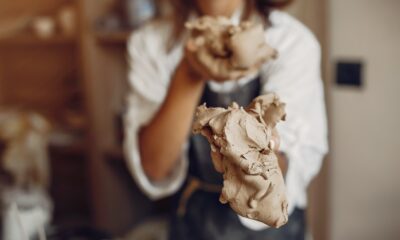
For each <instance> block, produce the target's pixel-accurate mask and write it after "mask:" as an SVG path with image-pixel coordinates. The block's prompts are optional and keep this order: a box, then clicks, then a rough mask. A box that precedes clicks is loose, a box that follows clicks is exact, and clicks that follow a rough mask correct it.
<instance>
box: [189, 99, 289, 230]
mask: <svg viewBox="0 0 400 240" xmlns="http://www.w3.org/2000/svg"><path fill="white" fill-rule="evenodd" d="M284 117H285V105H284V104H283V103H282V102H280V101H279V98H278V97H277V96H276V95H275V94H267V95H263V96H260V97H257V98H255V99H254V100H253V101H252V103H251V104H250V105H249V106H248V107H247V108H243V107H239V106H238V105H237V104H235V103H233V104H232V105H231V106H230V107H229V108H227V109H225V108H207V107H206V106H205V105H202V106H199V107H198V108H197V111H196V115H195V119H194V123H193V132H194V133H200V134H202V135H203V136H205V137H206V138H207V140H208V142H209V143H210V145H211V157H212V160H213V164H214V167H215V169H216V171H217V172H220V173H222V174H223V178H224V186H223V188H222V192H221V195H220V201H221V202H222V203H228V202H229V204H230V206H231V207H232V209H233V210H235V211H236V212H237V213H238V214H239V215H241V216H244V217H248V218H251V219H255V220H258V221H261V222H264V223H265V224H268V225H269V226H273V227H280V226H282V225H284V224H285V223H286V222H287V220H288V213H287V204H288V203H287V199H286V188H285V183H284V179H283V176H282V171H281V169H280V167H279V165H278V158H277V155H276V151H277V150H278V148H279V141H278V142H277V139H279V137H278V135H277V132H276V129H275V125H276V124H277V123H278V122H279V121H281V120H283V119H284Z"/></svg>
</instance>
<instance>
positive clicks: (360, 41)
mask: <svg viewBox="0 0 400 240" xmlns="http://www.w3.org/2000/svg"><path fill="white" fill-rule="evenodd" d="M329 10H330V30H331V60H332V63H333V62H334V61H335V60H337V59H352V58H355V59H362V60H363V61H364V62H365V71H364V73H365V78H364V80H365V85H364V88H363V89H354V88H353V89H352V88H343V87H337V86H335V85H333V87H332V92H331V126H332V132H331V134H332V162H331V174H330V176H331V177H332V179H331V192H330V195H331V198H332V199H331V224H332V226H331V239H332V240H347V239H349V240H357V239H362V240H369V239H371V240H376V239H384V240H391V239H393V240H395V239H400V177H399V176H400V172H399V171H400V128H399V123H400V46H399V44H400V1H399V0H379V1H378V0H330V8H329ZM332 66H333V64H332Z"/></svg>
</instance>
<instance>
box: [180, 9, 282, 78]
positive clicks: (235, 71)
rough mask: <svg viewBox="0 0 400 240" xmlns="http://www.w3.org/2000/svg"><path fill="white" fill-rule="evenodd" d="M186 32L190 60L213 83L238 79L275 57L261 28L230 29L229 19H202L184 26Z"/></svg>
mask: <svg viewBox="0 0 400 240" xmlns="http://www.w3.org/2000/svg"><path fill="white" fill-rule="evenodd" d="M186 28H187V29H188V30H189V32H190V34H189V39H188V41H187V44H186V54H187V56H188V58H189V60H190V61H191V62H192V64H194V65H196V66H197V68H198V69H199V70H200V71H202V72H204V73H207V74H208V76H209V77H210V78H211V79H214V80H232V79H238V78H241V77H243V76H245V75H248V74H251V73H253V72H256V71H257V70H258V69H259V68H260V67H261V65H262V64H263V63H265V62H266V61H268V60H270V59H274V58H276V56H277V52H276V50H275V49H273V48H271V47H270V46H269V45H268V44H267V43H266V41H265V33H264V29H263V26H262V25H261V24H255V23H252V22H248V21H245V22H242V23H240V24H239V25H232V24H231V23H230V20H229V19H228V18H225V17H210V16H205V17H201V18H198V19H196V20H194V21H191V22H188V23H186Z"/></svg>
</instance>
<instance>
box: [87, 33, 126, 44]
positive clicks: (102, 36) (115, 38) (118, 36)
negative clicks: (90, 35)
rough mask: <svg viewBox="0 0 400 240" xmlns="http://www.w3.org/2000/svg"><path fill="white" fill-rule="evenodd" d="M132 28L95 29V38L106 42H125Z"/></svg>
mask: <svg viewBox="0 0 400 240" xmlns="http://www.w3.org/2000/svg"><path fill="white" fill-rule="evenodd" d="M131 33H132V30H118V31H95V33H94V34H95V36H96V38H97V40H98V41H99V42H101V43H107V44H126V42H127V41H128V38H129V36H130V35H131Z"/></svg>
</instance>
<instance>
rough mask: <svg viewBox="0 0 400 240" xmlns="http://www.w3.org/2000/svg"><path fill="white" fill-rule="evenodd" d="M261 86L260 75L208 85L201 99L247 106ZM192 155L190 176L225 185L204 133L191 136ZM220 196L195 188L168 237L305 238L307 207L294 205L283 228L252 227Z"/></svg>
mask: <svg viewBox="0 0 400 240" xmlns="http://www.w3.org/2000/svg"><path fill="white" fill-rule="evenodd" d="M260 89H261V83H260V79H259V78H256V79H254V80H252V81H250V82H249V83H247V84H246V85H244V86H242V87H239V88H237V89H235V90H233V91H232V92H229V93H217V92H213V91H212V90H211V89H210V88H209V87H208V85H206V87H205V89H204V92H203V96H202V98H201V101H200V103H204V102H206V103H207V106H209V107H227V106H228V105H230V104H231V103H232V102H233V101H235V102H237V103H238V104H239V105H241V106H246V105H248V104H249V103H250V102H251V100H252V99H253V98H255V97H257V96H258V95H259V94H260ZM189 159H190V163H189V176H191V177H195V178H196V179H199V180H200V181H201V182H203V183H205V184H210V185H217V186H218V185H219V186H221V187H222V176H221V174H219V173H217V172H216V171H215V170H214V166H213V165H212V160H211V157H210V145H209V143H208V142H207V140H206V139H205V138H204V137H202V136H200V135H192V136H191V137H190V147H189ZM186 188H187V186H186ZM218 199H219V191H207V190H204V189H197V190H195V191H193V192H192V193H191V194H190V196H189V197H188V199H187V201H186V202H185V211H184V212H183V214H178V213H176V214H174V215H173V216H172V220H171V225H170V226H171V227H170V233H169V239H170V240H189V239H194V240H197V239H198V240H214V239H218V240H219V239H221V240H244V239H246V240H247V239H249V240H258V239H263V240H304V235H305V213H304V210H300V209H295V211H294V212H293V213H292V214H291V215H290V217H289V222H288V223H287V224H286V225H285V226H283V227H281V228H280V229H266V230H261V231H253V230H250V229H248V228H246V227H245V226H243V225H242V224H241V222H240V220H239V218H238V216H237V214H236V213H235V212H234V211H233V210H232V209H231V208H230V207H229V205H228V204H221V203H220V202H219V200H218ZM175 212H178V211H175Z"/></svg>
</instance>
